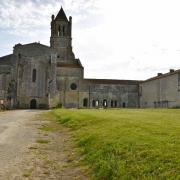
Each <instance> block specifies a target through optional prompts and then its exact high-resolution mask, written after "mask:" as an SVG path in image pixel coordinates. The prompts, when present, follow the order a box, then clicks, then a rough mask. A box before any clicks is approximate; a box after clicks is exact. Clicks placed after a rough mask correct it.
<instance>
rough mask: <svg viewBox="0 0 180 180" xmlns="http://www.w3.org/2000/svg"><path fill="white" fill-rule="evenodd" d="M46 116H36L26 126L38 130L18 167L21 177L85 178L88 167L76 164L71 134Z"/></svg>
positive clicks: (58, 179) (51, 178)
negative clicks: (20, 167) (20, 165)
mask: <svg viewBox="0 0 180 180" xmlns="http://www.w3.org/2000/svg"><path fill="white" fill-rule="evenodd" d="M52 118H53V117H51V116H50V115H47V116H45V115H43V114H41V115H37V116H36V118H35V119H34V120H33V122H32V123H30V124H29V125H30V126H32V128H35V129H37V130H38V135H37V136H36V141H35V142H34V143H33V144H31V145H30V146H29V147H28V150H27V151H28V152H27V154H28V156H26V158H25V159H24V163H22V164H23V166H22V170H21V171H22V179H29V180H31V179H32V180H46V179H47V180H53V179H54V180H73V179H79V180H86V179H90V178H89V175H88V168H87V167H82V166H81V164H80V158H81V157H80V156H79V155H78V153H77V151H76V147H75V146H74V143H73V138H72V133H71V131H70V130H69V129H68V128H64V127H62V126H61V125H60V124H58V123H57V122H56V121H54V120H52Z"/></svg>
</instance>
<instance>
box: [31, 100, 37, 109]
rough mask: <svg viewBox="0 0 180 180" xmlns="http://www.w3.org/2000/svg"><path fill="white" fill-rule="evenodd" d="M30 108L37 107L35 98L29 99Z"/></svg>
mask: <svg viewBox="0 0 180 180" xmlns="http://www.w3.org/2000/svg"><path fill="white" fill-rule="evenodd" d="M30 109H37V101H36V100H35V99H32V100H31V102H30Z"/></svg>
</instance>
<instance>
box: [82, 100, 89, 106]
mask: <svg viewBox="0 0 180 180" xmlns="http://www.w3.org/2000/svg"><path fill="white" fill-rule="evenodd" d="M83 106H84V107H88V99H87V98H84V99H83Z"/></svg>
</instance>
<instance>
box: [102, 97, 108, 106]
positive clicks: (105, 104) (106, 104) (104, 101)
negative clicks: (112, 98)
mask: <svg viewBox="0 0 180 180" xmlns="http://www.w3.org/2000/svg"><path fill="white" fill-rule="evenodd" d="M107 106H108V103H107V100H106V99H104V100H103V107H107Z"/></svg>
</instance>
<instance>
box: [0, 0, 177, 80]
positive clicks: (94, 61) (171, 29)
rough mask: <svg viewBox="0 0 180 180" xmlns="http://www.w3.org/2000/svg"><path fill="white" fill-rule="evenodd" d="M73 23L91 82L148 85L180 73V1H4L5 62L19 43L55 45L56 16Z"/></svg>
mask: <svg viewBox="0 0 180 180" xmlns="http://www.w3.org/2000/svg"><path fill="white" fill-rule="evenodd" d="M61 5H62V6H63V8H64V10H65V12H66V14H67V16H70V15H71V16H72V17H73V50H74V52H75V55H76V57H77V58H80V59H81V61H82V64H83V65H84V67H85V77H86V78H109V79H142V80H143V79H147V78H149V77H152V76H155V75H156V74H157V73H158V72H162V73H165V72H168V70H169V69H170V68H175V69H179V68H180V23H179V19H180V11H179V7H180V2H179V0H151V1H150V0H126V1H125V0H118V1H117V0H111V1H108V0H26V1H24V0H6V1H0V56H4V55H7V54H10V53H12V50H13V46H14V45H15V44H17V43H22V44H25V43H31V42H38V41H40V42H41V43H42V44H46V45H49V38H50V21H51V15H52V14H55V15H56V14H57V12H58V11H59V9H60V7H61Z"/></svg>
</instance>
